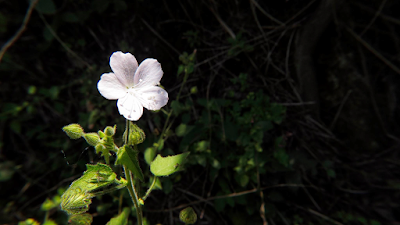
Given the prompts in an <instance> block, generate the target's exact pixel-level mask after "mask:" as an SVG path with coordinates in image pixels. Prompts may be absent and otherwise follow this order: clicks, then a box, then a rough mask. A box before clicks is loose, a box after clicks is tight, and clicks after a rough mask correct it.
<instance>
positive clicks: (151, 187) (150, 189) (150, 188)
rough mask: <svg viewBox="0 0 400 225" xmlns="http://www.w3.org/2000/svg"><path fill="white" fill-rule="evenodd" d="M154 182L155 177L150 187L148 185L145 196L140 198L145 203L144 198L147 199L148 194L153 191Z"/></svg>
mask: <svg viewBox="0 0 400 225" xmlns="http://www.w3.org/2000/svg"><path fill="white" fill-rule="evenodd" d="M156 180H157V177H156V176H154V179H153V182H152V183H151V185H150V187H149V190H147V192H146V194H145V195H144V197H143V198H142V199H143V201H145V200H146V198H147V197H149V194H150V192H151V191H152V190H153V188H154V185H155V184H156Z"/></svg>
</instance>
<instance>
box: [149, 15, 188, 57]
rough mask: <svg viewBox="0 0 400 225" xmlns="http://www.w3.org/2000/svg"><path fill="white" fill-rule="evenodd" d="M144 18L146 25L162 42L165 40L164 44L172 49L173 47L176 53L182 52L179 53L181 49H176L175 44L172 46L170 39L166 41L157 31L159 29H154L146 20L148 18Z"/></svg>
mask: <svg viewBox="0 0 400 225" xmlns="http://www.w3.org/2000/svg"><path fill="white" fill-rule="evenodd" d="M141 20H142V22H143V23H144V25H146V27H147V28H149V30H150V31H151V32H152V33H153V34H154V35H156V36H157V37H158V38H159V39H160V40H161V41H162V42H164V44H166V45H167V46H168V47H169V48H170V49H172V50H173V51H174V52H175V53H176V54H178V55H180V54H181V53H179V51H178V50H177V49H176V48H174V46H172V45H171V44H170V43H168V41H166V40H165V39H164V38H163V37H161V35H160V34H159V33H157V31H156V30H154V29H153V28H152V27H151V26H150V24H148V23H147V22H146V20H144V19H141Z"/></svg>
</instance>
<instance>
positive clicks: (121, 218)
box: [106, 207, 130, 225]
mask: <svg viewBox="0 0 400 225" xmlns="http://www.w3.org/2000/svg"><path fill="white" fill-rule="evenodd" d="M129 212H130V210H129V208H128V207H125V208H124V209H123V211H122V212H121V213H120V214H119V215H118V216H115V217H113V218H112V219H111V220H110V221H108V223H107V224H106V225H127V224H128V217H129Z"/></svg>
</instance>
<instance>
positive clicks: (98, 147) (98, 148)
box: [94, 143, 106, 154]
mask: <svg viewBox="0 0 400 225" xmlns="http://www.w3.org/2000/svg"><path fill="white" fill-rule="evenodd" d="M94 149H96V154H99V153H103V152H104V151H105V150H106V147H105V146H104V145H103V144H102V143H99V144H97V145H96V146H95V147H94Z"/></svg>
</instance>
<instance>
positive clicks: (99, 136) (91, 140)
mask: <svg viewBox="0 0 400 225" xmlns="http://www.w3.org/2000/svg"><path fill="white" fill-rule="evenodd" d="M62 129H63V131H64V132H65V133H66V134H67V135H68V137H70V138H71V139H78V138H81V137H83V138H84V139H85V140H86V142H87V143H88V144H89V145H91V146H93V147H94V148H95V149H96V153H97V154H98V153H101V154H102V155H103V156H104V158H105V160H106V162H107V164H108V163H109V158H110V151H113V152H118V147H117V146H116V145H115V143H114V139H113V136H114V135H115V132H116V129H117V126H116V125H115V126H114V127H110V126H107V127H106V128H105V129H104V131H101V130H99V131H98V132H97V133H95V132H91V133H85V132H84V130H83V128H82V127H81V126H80V125H79V124H76V123H73V124H70V125H67V126H65V127H63V128H62Z"/></svg>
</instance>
